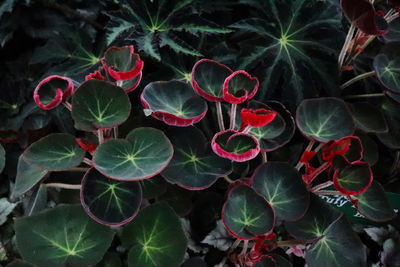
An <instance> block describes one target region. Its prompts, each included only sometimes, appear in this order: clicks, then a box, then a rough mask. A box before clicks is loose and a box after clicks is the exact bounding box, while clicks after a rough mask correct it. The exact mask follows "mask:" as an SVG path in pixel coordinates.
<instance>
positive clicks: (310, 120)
mask: <svg viewBox="0 0 400 267" xmlns="http://www.w3.org/2000/svg"><path fill="white" fill-rule="evenodd" d="M296 122H297V126H298V127H299V130H300V131H301V132H302V134H303V135H304V136H305V137H307V138H309V139H311V140H314V141H318V142H323V143H325V142H328V141H330V140H338V139H340V138H342V137H345V136H349V135H351V134H352V133H353V131H354V122H353V119H352V117H351V114H350V112H349V110H348V108H347V106H346V104H345V103H344V102H343V100H341V99H339V98H333V97H326V98H317V99H307V100H304V101H303V102H301V103H300V105H299V106H298V107H297V112H296Z"/></svg>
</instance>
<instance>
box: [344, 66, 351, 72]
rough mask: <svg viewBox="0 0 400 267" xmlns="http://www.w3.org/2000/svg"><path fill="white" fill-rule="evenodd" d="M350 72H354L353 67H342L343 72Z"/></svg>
mask: <svg viewBox="0 0 400 267" xmlns="http://www.w3.org/2000/svg"><path fill="white" fill-rule="evenodd" d="M349 70H353V66H343V67H342V71H349Z"/></svg>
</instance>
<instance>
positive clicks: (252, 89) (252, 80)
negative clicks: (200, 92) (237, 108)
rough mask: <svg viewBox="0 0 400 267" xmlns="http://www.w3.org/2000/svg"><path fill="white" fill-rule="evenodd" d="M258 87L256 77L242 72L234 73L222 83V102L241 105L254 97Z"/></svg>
mask: <svg viewBox="0 0 400 267" xmlns="http://www.w3.org/2000/svg"><path fill="white" fill-rule="evenodd" d="M259 86H260V83H259V81H258V79H257V77H252V76H251V75H250V74H248V73H247V72H245V71H244V70H238V71H235V72H234V73H232V74H231V75H229V76H228V77H227V78H226V79H225V81H224V86H223V96H224V100H225V101H226V102H229V103H232V104H240V103H243V102H244V101H246V100H248V99H251V98H253V97H254V95H255V94H256V93H257V91H258V87H259Z"/></svg>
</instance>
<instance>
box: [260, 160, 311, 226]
mask: <svg viewBox="0 0 400 267" xmlns="http://www.w3.org/2000/svg"><path fill="white" fill-rule="evenodd" d="M252 180H253V188H254V190H256V191H257V192H258V193H259V194H260V195H262V196H263V197H264V198H265V199H266V200H267V201H268V203H269V204H270V205H271V206H272V208H273V209H274V211H275V215H276V217H277V218H278V219H281V220H288V221H293V220H297V219H299V218H300V217H302V216H303V215H304V214H305V213H306V211H307V209H308V205H309V202H310V195H309V192H308V190H307V188H306V186H305V184H304V182H303V179H302V178H301V175H300V173H299V172H298V171H297V170H296V169H295V168H293V167H292V166H290V165H289V164H287V163H286V162H268V163H265V164H263V165H261V166H260V167H258V169H257V170H256V171H255V172H254V174H253V177H252Z"/></svg>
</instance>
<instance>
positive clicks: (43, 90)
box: [33, 75, 74, 110]
mask: <svg viewBox="0 0 400 267" xmlns="http://www.w3.org/2000/svg"><path fill="white" fill-rule="evenodd" d="M73 91H74V84H73V82H72V80H71V79H69V78H66V77H62V76H57V75H53V76H49V77H47V78H46V79H44V80H42V81H41V82H40V83H39V84H38V85H37V86H36V88H35V90H34V92H33V99H34V100H35V103H36V104H37V105H38V106H39V107H40V108H41V109H44V110H49V109H53V108H55V107H57V106H58V105H59V104H60V103H61V102H62V101H63V100H65V99H66V98H67V97H69V96H70V95H72V93H73Z"/></svg>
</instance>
